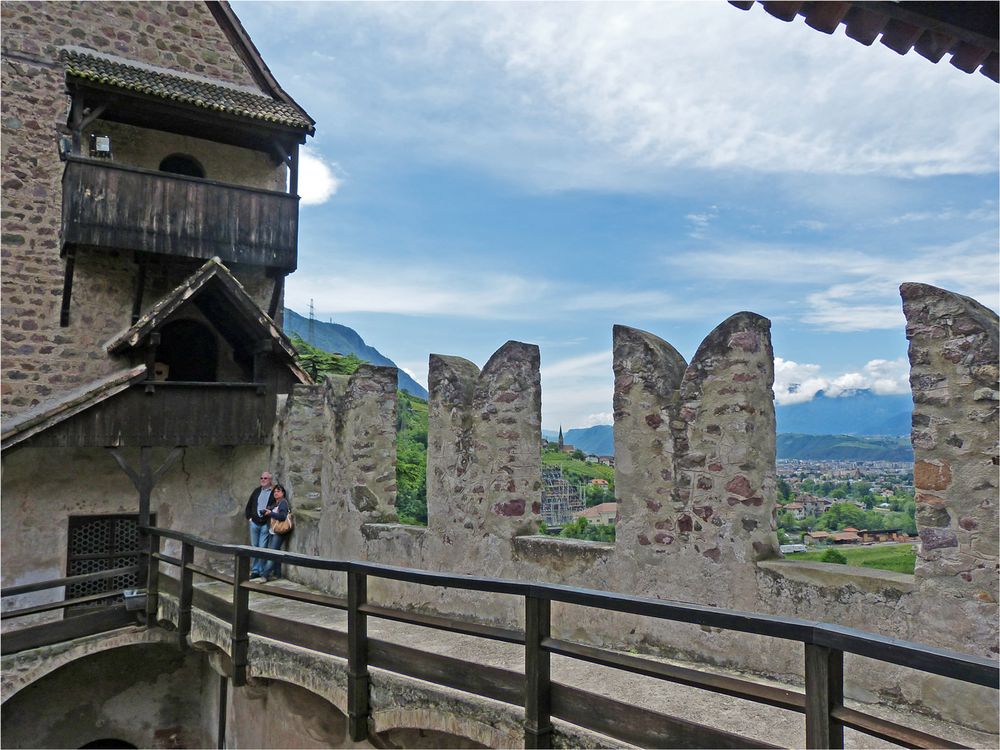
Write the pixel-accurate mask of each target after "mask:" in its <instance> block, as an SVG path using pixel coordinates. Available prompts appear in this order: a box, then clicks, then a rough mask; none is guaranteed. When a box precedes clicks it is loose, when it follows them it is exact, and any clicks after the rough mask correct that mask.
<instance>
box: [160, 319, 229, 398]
mask: <svg viewBox="0 0 1000 750" xmlns="http://www.w3.org/2000/svg"><path fill="white" fill-rule="evenodd" d="M218 356H219V355H218V345H217V343H216V341H215V334H213V333H212V330H211V329H210V328H209V327H208V326H206V325H204V324H203V323H199V322H198V321H197V320H190V319H183V320H175V321H173V322H172V323H167V324H166V325H165V326H163V328H161V329H160V345H159V346H158V347H157V349H156V359H157V362H158V363H160V364H163V365H166V368H165V370H166V380H168V381H185V382H197V383H214V382H215V381H216V366H217V362H218Z"/></svg>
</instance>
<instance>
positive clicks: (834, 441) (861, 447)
mask: <svg viewBox="0 0 1000 750" xmlns="http://www.w3.org/2000/svg"><path fill="white" fill-rule="evenodd" d="M778 458H798V459H805V460H810V459H811V460H827V461H830V460H841V461H912V460H913V448H912V447H911V445H910V439H909V437H896V436H884V437H869V436H863V435H803V434H800V433H795V432H790V433H782V434H779V435H778Z"/></svg>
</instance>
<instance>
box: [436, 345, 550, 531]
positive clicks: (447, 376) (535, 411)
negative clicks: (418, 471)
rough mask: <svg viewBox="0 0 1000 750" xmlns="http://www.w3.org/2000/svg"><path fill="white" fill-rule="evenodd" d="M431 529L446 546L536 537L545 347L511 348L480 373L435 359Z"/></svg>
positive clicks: (453, 359) (450, 359)
mask: <svg viewBox="0 0 1000 750" xmlns="http://www.w3.org/2000/svg"><path fill="white" fill-rule="evenodd" d="M428 386H429V388H428V390H429V393H430V397H429V402H428V412H429V417H430V424H429V427H428V432H427V447H428V450H427V512H428V523H429V527H430V528H431V529H432V530H433V531H434V532H435V533H436V534H438V535H440V536H441V538H442V540H443V541H444V543H445V544H446V545H450V544H454V543H461V544H463V545H464V544H466V543H468V540H469V539H473V540H479V539H481V538H482V537H483V536H484V535H488V536H490V537H498V538H501V539H509V538H511V537H513V536H517V535H520V534H525V533H528V534H530V533H533V532H534V531H535V530H537V528H538V524H539V522H540V520H541V515H540V514H541V449H542V445H541V439H542V438H541V430H542V419H541V382H540V375H539V354H538V347H537V346H533V345H530V344H521V343H518V342H515V341H508V342H507V343H506V344H504V345H503V346H502V347H501V348H500V349H499V350H497V352H496V353H495V354H494V355H493V356H492V357H491V358H490V360H489V362H487V363H486V366H485V367H484V368H483V370H482V371H481V372H480V370H479V368H477V367H476V366H475V365H474V364H472V363H471V362H469V361H467V360H464V359H461V358H459V357H447V356H441V355H436V354H432V355H431V357H430V368H429V374H428Z"/></svg>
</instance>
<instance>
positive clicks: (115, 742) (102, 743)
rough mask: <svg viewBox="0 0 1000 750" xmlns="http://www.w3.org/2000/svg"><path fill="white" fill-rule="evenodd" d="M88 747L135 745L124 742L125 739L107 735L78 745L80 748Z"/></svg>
mask: <svg viewBox="0 0 1000 750" xmlns="http://www.w3.org/2000/svg"><path fill="white" fill-rule="evenodd" d="M89 747H101V748H119V747H123V748H127V747H135V745H133V744H132V743H131V742H126V741H125V740H116V739H115V738H114V737H107V738H105V739H103V740H94V741H93V742H88V743H87V744H86V745H80V750H83V748H89Z"/></svg>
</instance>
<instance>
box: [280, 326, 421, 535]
mask: <svg viewBox="0 0 1000 750" xmlns="http://www.w3.org/2000/svg"><path fill="white" fill-rule="evenodd" d="M292 343H293V344H294V345H295V348H296V349H297V350H298V353H299V357H298V363H299V366H300V367H302V369H304V370H305V371H306V372H308V373H309V374H310V375H312V377H313V379H314V380H317V381H321V380H322V379H323V378H325V377H326V376H327V375H350V374H351V373H353V372H354V371H355V370H357V369H358V366H359V365H361V364H362V362H363V360H361V359H359V358H358V357H357V356H355V355H353V354H348V355H346V356H343V355H340V354H332V353H331V352H327V351H323V350H322V349H320V348H318V347H315V346H311V345H310V344H308V343H306V342H305V341H304V340H303V339H302V338H301V337H300V336H298V335H295V334H293V335H292ZM396 398H397V416H396V514H397V515H398V516H399V520H400V521H401V522H402V523H411V524H420V525H424V526H426V525H427V402H426V401H424V400H423V399H421V398H417V397H416V396H412V395H410V394H409V393H407V392H406V391H397V392H396Z"/></svg>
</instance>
